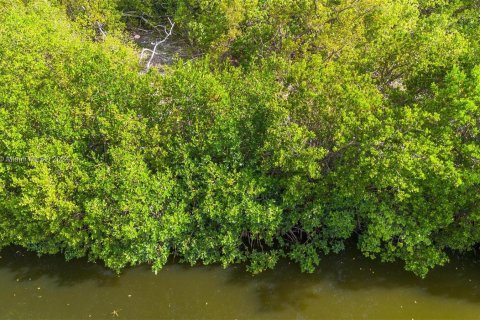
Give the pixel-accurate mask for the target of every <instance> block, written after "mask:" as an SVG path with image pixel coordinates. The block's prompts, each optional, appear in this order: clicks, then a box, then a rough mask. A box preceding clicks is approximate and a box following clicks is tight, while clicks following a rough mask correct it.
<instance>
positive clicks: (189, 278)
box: [0, 248, 480, 320]
mask: <svg viewBox="0 0 480 320" xmlns="http://www.w3.org/2000/svg"><path fill="white" fill-rule="evenodd" d="M0 255H1V256H2V258H1V259H0V284H1V287H0V319H408V320H411V319H480V287H479V283H480V270H479V268H478V267H479V264H478V262H477V261H476V259H475V258H474V257H464V258H462V259H455V260H453V261H452V262H451V263H450V264H449V265H447V266H446V267H443V268H439V269H436V270H435V271H433V272H432V273H430V275H429V276H428V277H427V279H425V280H421V279H418V278H416V277H415V276H413V275H412V274H410V273H407V272H405V271H403V270H402V268H401V266H400V265H395V264H382V263H378V262H376V261H371V260H368V259H365V258H362V257H361V256H360V255H359V254H358V253H357V252H356V251H354V250H350V251H347V252H345V253H343V254H340V255H337V256H330V257H326V258H324V259H323V260H322V267H321V269H319V270H318V272H316V273H314V274H302V273H300V272H299V271H298V267H297V266H296V265H294V264H288V263H287V262H283V263H280V264H279V265H278V267H277V268H276V269H275V270H273V271H268V272H265V273H263V274H260V275H258V276H252V275H250V274H248V273H246V272H245V271H244V267H243V266H235V267H231V268H228V269H222V268H221V267H218V266H205V267H193V268H192V267H188V266H184V265H179V264H171V265H168V266H166V267H165V268H164V269H163V271H161V272H159V273H158V275H154V274H153V273H152V272H151V271H150V269H149V267H148V266H140V267H136V268H131V269H128V270H125V271H124V272H123V273H122V274H121V275H120V276H117V275H115V274H113V273H111V272H110V271H108V270H106V269H105V268H103V267H102V266H100V265H96V264H91V263H87V262H86V261H83V260H77V261H71V262H65V261H64V260H63V258H62V257H61V256H46V257H42V258H38V257H37V256H36V255H34V254H28V253H27V254H26V253H23V252H20V251H18V252H17V250H16V249H11V248H10V249H6V250H4V251H3V252H2V253H0Z"/></svg>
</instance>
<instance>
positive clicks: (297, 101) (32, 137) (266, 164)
mask: <svg viewBox="0 0 480 320" xmlns="http://www.w3.org/2000/svg"><path fill="white" fill-rule="evenodd" d="M133 13H134V14H133ZM132 16H134V17H133V18H132ZM135 17H141V18H142V17H143V18H144V19H145V18H148V19H149V20H151V21H153V22H155V23H156V24H161V23H165V21H166V18H167V17H168V18H170V19H171V21H174V22H175V27H176V28H175V30H174V32H175V33H176V34H177V36H178V37H182V38H184V39H185V40H186V41H187V42H188V44H189V46H191V48H193V49H192V50H195V51H196V52H198V54H197V55H196V57H195V59H191V60H184V59H180V58H177V59H176V60H175V63H174V64H172V65H170V66H162V70H163V72H158V69H157V68H155V67H154V68H150V69H149V70H147V71H146V72H145V68H144V65H143V64H142V61H140V62H139V50H138V48H137V47H136V46H135V44H134V43H133V42H132V41H131V40H130V39H129V36H128V34H127V30H128V28H129V27H130V26H132V25H134V24H135V23H141V22H142V21H140V22H139V21H135V19H136V18H135ZM479 35H480V2H479V1H478V0H453V1H452V0H449V1H447V0H408V1H407V0H381V1H380V0H323V1H320V0H247V1H245V0H242V1H240V0H168V1H163V2H157V1H152V0H150V1H138V0H109V1H98V0H58V1H54V0H26V1H20V0H0V160H1V161H0V248H2V247H5V246H8V245H19V246H23V247H25V248H28V249H30V250H34V251H36V252H38V253H39V254H53V253H59V252H61V253H63V254H64V255H65V256H66V258H67V259H71V258H76V257H84V256H86V257H88V258H89V259H90V260H101V261H103V262H104V263H105V264H106V265H107V266H108V267H111V268H113V269H115V270H120V269H122V268H124V267H125V266H129V265H136V264H139V263H150V264H152V266H153V269H154V270H155V271H156V270H159V269H161V268H162V266H163V265H164V264H165V263H166V261H167V259H168V258H169V257H170V256H171V255H175V256H178V257H179V258H180V259H181V261H184V262H188V263H190V264H192V265H193V264H196V263H197V262H202V263H205V264H210V263H221V264H222V265H224V266H228V265H230V264H233V263H240V262H245V263H247V265H248V269H249V270H250V271H252V272H254V273H256V272H260V271H262V270H264V269H267V268H273V267H274V266H275V264H276V262H277V261H278V260H279V259H282V258H287V259H290V260H292V261H295V262H297V263H298V264H299V265H300V267H301V269H302V270H303V271H308V272H311V271H313V270H315V268H316V267H317V266H318V265H319V264H320V263H321V261H320V260H321V257H322V255H325V254H330V253H337V252H339V251H341V250H343V248H344V247H345V245H352V244H354V245H357V246H358V248H359V249H360V250H361V251H362V253H363V254H364V255H366V256H369V257H372V258H379V259H382V260H383V261H386V262H387V261H395V260H401V261H404V263H405V268H406V269H407V270H410V271H413V272H414V273H416V274H417V275H420V276H425V275H426V274H427V272H428V270H430V269H431V268H433V267H435V266H437V265H442V264H444V263H445V262H446V261H448V256H449V254H452V253H454V252H464V251H470V250H473V249H474V248H476V246H477V245H478V244H479V243H480V228H479V227H478V223H479V222H480V206H479V205H478V204H479V203H480V192H479V191H480V189H479V187H480V109H479V106H480V43H479V39H480V37H479Z"/></svg>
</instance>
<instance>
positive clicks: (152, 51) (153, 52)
mask: <svg viewBox="0 0 480 320" xmlns="http://www.w3.org/2000/svg"><path fill="white" fill-rule="evenodd" d="M168 22H169V23H170V26H169V27H167V26H165V25H156V26H154V28H155V29H156V30H158V31H159V33H162V32H160V29H159V28H162V29H163V30H162V31H163V33H164V34H165V36H164V37H163V39H161V40H157V41H155V42H152V45H153V49H147V48H144V49H143V50H142V52H141V54H140V61H141V60H143V58H144V55H145V53H150V58H149V59H148V62H147V66H146V69H147V70H148V69H150V67H151V66H152V61H153V58H154V57H155V55H157V54H158V52H157V49H158V46H159V45H161V44H162V43H164V42H165V41H167V39H168V38H169V37H170V36H171V35H172V31H173V27H174V26H175V22H172V20H170V18H168Z"/></svg>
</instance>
